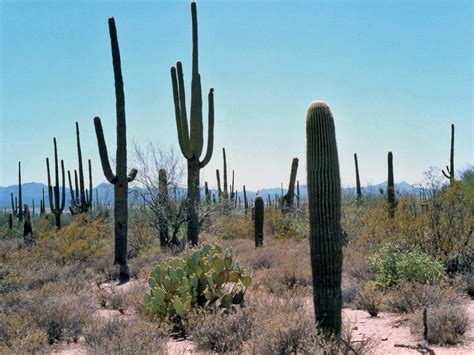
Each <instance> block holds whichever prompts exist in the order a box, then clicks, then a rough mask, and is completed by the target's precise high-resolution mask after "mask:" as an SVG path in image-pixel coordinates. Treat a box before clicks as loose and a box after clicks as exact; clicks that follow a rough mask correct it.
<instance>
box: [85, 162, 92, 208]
mask: <svg viewBox="0 0 474 355" xmlns="http://www.w3.org/2000/svg"><path fill="white" fill-rule="evenodd" d="M87 164H88V165H89V194H88V195H87V194H86V197H87V199H88V203H87V207H88V209H89V210H92V197H93V196H92V194H93V189H92V163H91V160H90V159H88V161H87Z"/></svg>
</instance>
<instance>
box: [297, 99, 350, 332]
mask: <svg viewBox="0 0 474 355" xmlns="http://www.w3.org/2000/svg"><path fill="white" fill-rule="evenodd" d="M306 159H307V174H308V202H309V221H310V246H311V269H312V273H313V302H314V309H315V312H316V321H317V323H318V325H319V326H320V327H321V329H322V330H323V332H324V333H325V334H327V335H336V336H337V335H339V334H340V331H341V306H342V298H341V269H342V233H341V179H340V175H339V160H338V155H337V145H336V130H335V127H334V119H333V116H332V113H331V110H330V108H329V106H328V105H327V104H326V103H324V102H319V101H317V102H313V103H312V104H311V105H310V106H309V108H308V112H307V115H306Z"/></svg>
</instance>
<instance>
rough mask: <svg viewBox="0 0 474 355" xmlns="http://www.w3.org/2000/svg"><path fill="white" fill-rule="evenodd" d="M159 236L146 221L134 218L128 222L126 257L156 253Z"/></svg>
mask: <svg viewBox="0 0 474 355" xmlns="http://www.w3.org/2000/svg"><path fill="white" fill-rule="evenodd" d="M159 240H160V236H159V235H158V234H157V231H156V229H155V228H152V227H151V226H150V225H149V224H148V223H147V222H146V221H143V220H140V219H137V218H134V219H130V221H129V224H128V257H129V258H135V257H137V256H148V255H154V254H157V253H158V250H159Z"/></svg>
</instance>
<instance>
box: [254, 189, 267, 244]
mask: <svg viewBox="0 0 474 355" xmlns="http://www.w3.org/2000/svg"><path fill="white" fill-rule="evenodd" d="M254 213H255V219H254V224H255V248H258V247H261V246H262V245H263V222H264V217H265V204H264V203H263V199H262V198H261V197H260V196H257V197H256V198H255V206H254Z"/></svg>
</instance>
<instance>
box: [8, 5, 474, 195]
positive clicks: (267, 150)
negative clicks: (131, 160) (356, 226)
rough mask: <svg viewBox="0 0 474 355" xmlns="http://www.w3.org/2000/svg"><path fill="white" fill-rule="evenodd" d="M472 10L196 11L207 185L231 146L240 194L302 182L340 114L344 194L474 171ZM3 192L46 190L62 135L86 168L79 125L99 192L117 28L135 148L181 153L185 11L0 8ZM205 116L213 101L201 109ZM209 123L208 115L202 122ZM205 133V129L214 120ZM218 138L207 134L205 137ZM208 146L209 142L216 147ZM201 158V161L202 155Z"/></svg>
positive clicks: (63, 151)
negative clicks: (314, 141) (329, 123)
mask: <svg viewBox="0 0 474 355" xmlns="http://www.w3.org/2000/svg"><path fill="white" fill-rule="evenodd" d="M472 10H473V9H472V4H471V1H413V0H410V1H361V0H354V1H290V0H286V1H272V2H270V1H237V0H235V1H204V0H201V1H198V20H199V40H200V43H199V46H200V53H199V55H200V72H201V78H202V86H203V91H204V98H205V97H206V94H207V90H208V88H209V87H211V86H212V87H214V88H215V122H216V123H215V148H214V155H213V158H212V160H211V163H210V164H209V165H208V166H207V167H206V168H205V169H204V170H203V173H202V177H203V178H204V179H206V180H209V182H210V185H211V186H214V185H215V169H216V168H217V167H219V168H221V166H222V153H221V149H222V147H223V146H225V147H226V150H227V158H228V167H229V170H232V169H235V171H236V185H237V187H238V189H239V190H241V185H242V184H246V185H247V187H248V189H253V190H256V189H258V188H263V187H277V186H279V185H280V182H284V184H285V185H287V183H288V179H289V173H290V165H291V159H292V158H293V157H298V158H300V169H299V172H298V178H299V180H300V182H301V183H305V181H306V163H305V160H306V158H305V114H306V109H307V107H308V105H309V104H310V102H311V101H313V100H324V101H326V102H328V103H329V104H330V106H331V108H332V110H333V113H334V117H335V122H336V135H337V141H338V149H339V160H340V166H341V175H342V182H343V184H344V185H345V186H353V185H354V184H355V182H354V180H355V178H354V165H353V153H354V152H357V153H358V156H359V166H360V174H361V180H362V183H363V184H366V183H378V182H382V181H384V180H386V155H387V152H388V151H389V150H391V151H393V154H394V169H395V180H396V181H402V180H405V181H408V182H410V183H415V182H419V181H420V180H421V179H422V176H423V175H422V173H423V171H425V170H426V169H427V168H428V167H429V166H437V167H443V166H445V165H446V164H447V163H448V162H449V144H450V124H451V123H454V124H455V125H456V144H455V148H456V151H455V158H456V167H457V168H458V169H461V168H463V167H466V166H467V164H472V163H473V111H472V102H473V96H472V90H473V81H472V79H473V78H472V72H473V67H472V53H473V43H472V35H473V33H472V31H473V27H472V25H473V23H472V15H473V13H472ZM0 12H1V18H0V27H1V47H0V49H1V56H0V60H1V62H0V68H1V69H0V75H1V76H0V77H1V92H0V123H1V125H0V139H1V141H0V157H1V167H0V169H1V173H0V185H3V186H6V185H10V184H15V183H16V167H17V162H18V161H22V167H23V181H24V182H30V181H36V182H43V183H44V182H46V168H45V157H46V156H50V157H52V153H53V145H52V138H53V136H55V137H57V140H58V149H59V154H60V157H61V158H63V159H64V160H65V164H66V169H74V167H75V166H76V164H77V160H76V159H77V157H76V144H75V132H74V122H75V121H78V122H79V124H80V128H81V139H82V149H83V156H84V158H88V157H91V158H92V159H93V169H94V170H95V171H94V180H95V181H94V184H97V183H99V182H102V181H105V178H104V176H103V174H102V169H101V167H100V162H99V156H98V149H97V142H96V137H95V132H94V126H93V117H94V116H95V115H98V116H100V117H101V118H102V124H103V126H104V131H105V136H106V140H107V144H108V150H109V154H110V153H111V155H112V158H113V157H114V156H115V139H116V138H115V97H114V81H113V72H112V60H111V53H110V42H109V34H108V27H107V18H108V17H110V16H114V17H115V19H116V23H117V30H118V36H119V44H120V49H121V55H122V71H123V76H124V82H125V100H126V113H127V129H128V132H127V135H128V142H129V156H130V157H131V156H132V143H133V142H137V143H140V142H143V143H144V142H146V141H148V140H151V141H153V142H156V143H158V144H159V145H161V146H162V147H164V148H168V147H170V146H175V147H178V145H177V133H176V123H175V118H174V108H173V99H172V90H171V79H170V74H169V68H170V66H171V65H173V64H174V63H175V62H176V61H177V60H181V61H182V62H183V64H184V70H185V81H186V85H187V98H188V99H189V98H190V93H189V86H190V79H191V75H190V74H191V73H190V71H191V14H190V6H189V1H188V0H183V1H166V2H165V1H120V2H118V1H102V2H100V1H28V2H22V1H5V0H1V1H0ZM204 102H205V107H204V117H207V104H206V103H207V100H204ZM206 121H207V119H206ZM205 125H206V127H207V122H205ZM205 132H207V129H205ZM206 143H207V139H206V140H205V144H206ZM203 154H204V153H203Z"/></svg>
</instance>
